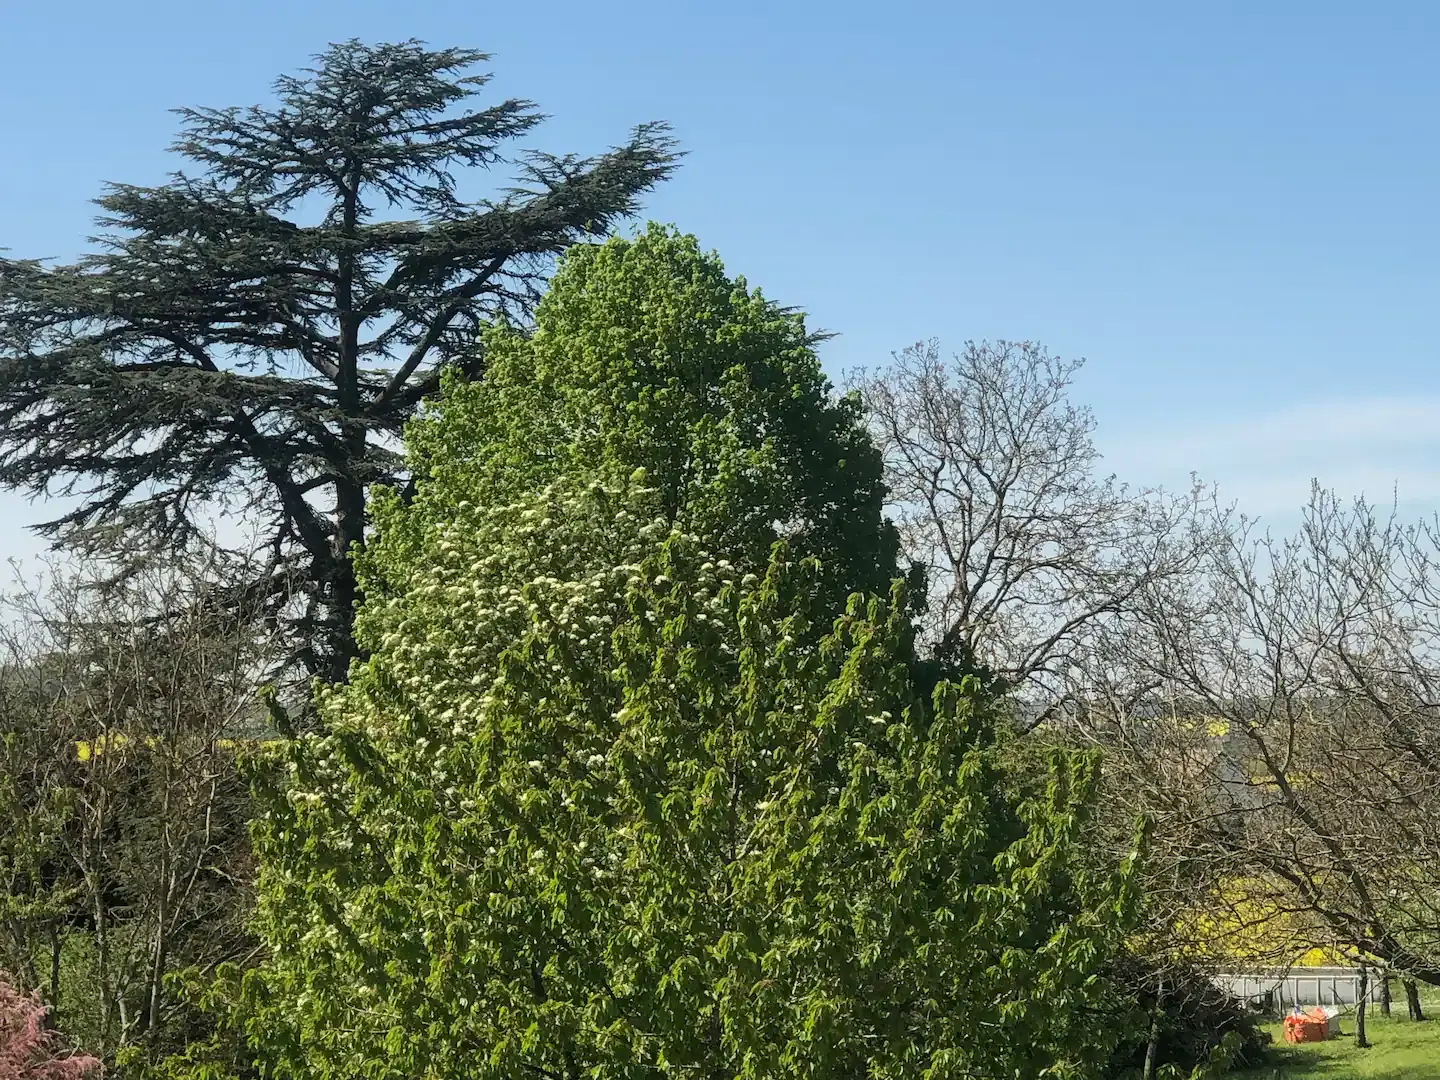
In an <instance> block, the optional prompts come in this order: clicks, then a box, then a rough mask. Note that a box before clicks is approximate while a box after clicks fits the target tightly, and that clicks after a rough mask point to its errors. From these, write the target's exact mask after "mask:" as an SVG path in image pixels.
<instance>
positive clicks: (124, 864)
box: [0, 556, 281, 1061]
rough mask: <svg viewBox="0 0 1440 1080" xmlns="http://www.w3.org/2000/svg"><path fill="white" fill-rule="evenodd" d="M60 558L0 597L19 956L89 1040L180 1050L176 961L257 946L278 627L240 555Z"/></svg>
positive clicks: (7, 854) (8, 845)
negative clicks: (259, 841) (241, 589)
mask: <svg viewBox="0 0 1440 1080" xmlns="http://www.w3.org/2000/svg"><path fill="white" fill-rule="evenodd" d="M218 559H219V557H218V556H216V557H209V558H206V559H204V560H203V561H196V562H190V563H184V564H175V563H150V564H132V565H131V567H130V570H129V573H128V575H127V576H126V577H124V578H123V579H121V580H116V579H115V578H114V577H113V576H112V575H110V574H109V573H108V571H107V570H106V569H104V568H100V567H97V566H94V565H90V566H88V567H87V568H85V569H80V570H76V569H74V568H71V567H65V566H63V565H60V564H56V565H54V566H53V567H52V570H51V573H50V574H49V575H48V576H47V578H46V579H45V580H43V581H42V582H40V583H33V582H32V583H29V584H24V585H23V586H22V587H21V588H20V589H19V590H18V591H17V592H16V593H15V594H14V595H12V596H10V597H8V598H6V600H5V601H4V604H3V606H0V612H3V615H4V616H5V619H4V623H3V626H0V734H3V736H4V738H3V739H0V747H3V753H4V754H5V760H4V762H3V765H4V778H3V780H0V804H8V806H5V805H0V809H7V808H8V809H13V810H15V811H17V812H18V820H19V822H20V824H21V826H22V828H21V829H19V830H17V831H15V832H12V833H10V834H9V835H8V836H7V837H6V839H5V840H4V841H3V842H0V869H8V870H9V872H8V873H7V874H6V875H5V880H4V881H3V884H4V885H6V886H7V887H8V889H9V892H8V894H7V895H5V896H3V897H0V910H4V911H7V912H8V913H10V915H11V918H10V919H9V920H7V923H6V925H5V927H4V934H3V947H4V952H5V960H6V962H7V963H8V964H9V965H10V966H11V967H12V969H13V970H15V971H16V972H17V974H19V975H20V977H21V980H22V982H23V983H24V984H25V987H24V988H25V989H29V988H31V987H36V988H39V989H41V990H42V991H43V992H44V994H45V996H46V997H47V998H48V1000H49V1003H50V1004H51V1005H52V1006H54V1007H55V1008H56V1010H57V1013H58V1014H59V1016H60V1017H61V1019H62V1021H63V1022H64V1023H65V1024H66V1027H67V1030H69V1031H70V1032H71V1033H72V1034H73V1035H74V1036H75V1038H76V1039H77V1040H79V1041H80V1043H81V1045H83V1046H84V1047H85V1049H87V1050H89V1051H91V1052H93V1053H95V1054H97V1055H98V1056H101V1057H102V1058H103V1059H105V1060H107V1061H113V1060H114V1057H115V1053H116V1051H117V1050H118V1049H119V1048H120V1047H123V1046H126V1045H130V1044H136V1043H141V1044H144V1045H146V1046H149V1047H151V1048H152V1049H155V1050H156V1051H157V1052H159V1051H162V1050H164V1049H175V1048H177V1047H178V1044H179V1042H180V1041H181V1039H182V1033H181V1030H180V1029H181V1028H183V1026H184V1024H185V1023H187V1022H188V1020H187V1018H186V1017H184V1015H183V1009H181V1007H180V1005H179V1003H177V1002H174V1001H171V1000H169V999H168V998H167V995H166V991H165V979H166V976H167V975H169V974H170V973H172V972H175V971H177V970H180V969H183V968H190V967H199V968H202V969H203V968H210V967H213V966H215V965H216V964H218V963H221V962H224V961H227V960H235V961H241V960H244V959H245V957H246V955H247V954H248V953H249V952H250V951H251V950H252V949H253V943H252V942H251V941H250V939H249V937H248V935H247V934H246V932H245V930H244V926H243V916H244V913H245V911H246V909H247V906H248V903H249V878H250V871H249V843H248V835H247V826H248V820H249V794H248V787H247V784H246V782H245V780H244V778H243V777H242V776H241V774H240V771H239V770H238V768H237V755H240V754H243V753H244V752H246V747H247V746H248V745H249V741H250V740H254V739H256V738H257V737H260V736H263V734H264V723H265V719H264V710H263V709H262V708H261V706H260V704H259V701H258V700H257V690H258V688H259V680H260V678H262V677H263V675H264V673H266V672H267V671H269V670H271V669H272V667H273V663H274V661H275V659H276V657H277V656H278V655H280V649H281V640H280V634H279V629H278V628H277V627H276V626H275V625H274V624H273V622H271V623H267V621H266V619H265V618H264V617H263V612H262V611H261V604H260V601H258V600H257V603H256V607H255V610H253V611H240V610H237V609H236V608H235V607H234V606H233V605H232V604H231V603H229V602H227V598H226V597H225V596H224V595H223V587H224V585H225V584H226V583H227V582H228V581H230V580H234V575H235V573H236V571H237V569H240V570H241V571H242V572H243V569H244V568H237V567H235V566H234V565H232V564H231V562H230V561H229V560H223V561H217V560H218Z"/></svg>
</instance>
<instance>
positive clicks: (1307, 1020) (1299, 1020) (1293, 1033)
mask: <svg viewBox="0 0 1440 1080" xmlns="http://www.w3.org/2000/svg"><path fill="white" fill-rule="evenodd" d="M1329 1030H1330V1024H1329V1018H1328V1017H1327V1016H1326V1015H1325V1010H1324V1009H1311V1010H1310V1011H1309V1012H1308V1013H1305V1014H1303V1015H1301V1016H1294V1015H1291V1016H1287V1017H1286V1018H1285V1041H1286V1042H1288V1043H1307V1042H1324V1041H1325V1038H1326V1036H1327V1035H1328V1034H1329Z"/></svg>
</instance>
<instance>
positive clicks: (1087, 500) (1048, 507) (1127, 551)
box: [848, 341, 1207, 705]
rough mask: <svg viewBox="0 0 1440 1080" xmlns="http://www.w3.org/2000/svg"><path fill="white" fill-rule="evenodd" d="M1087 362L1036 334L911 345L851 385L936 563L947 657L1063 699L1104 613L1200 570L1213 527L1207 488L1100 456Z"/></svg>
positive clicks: (921, 561) (919, 559)
mask: <svg viewBox="0 0 1440 1080" xmlns="http://www.w3.org/2000/svg"><path fill="white" fill-rule="evenodd" d="M1080 366H1081V362H1080V361H1065V360H1061V359H1058V358H1056V357H1055V356H1052V355H1051V354H1050V353H1049V352H1048V351H1046V350H1045V349H1044V348H1043V347H1041V346H1039V345H1036V344H1033V343H1030V342H1021V343H1014V342H1007V341H1001V342H997V343H995V344H989V343H981V344H975V343H970V344H967V345H966V346H965V348H964V350H963V351H962V352H961V353H959V354H958V355H957V356H955V357H954V358H953V359H951V360H945V359H943V358H942V357H941V354H940V350H939V346H938V344H937V343H936V342H935V341H930V342H926V343H920V344H917V345H912V346H911V347H909V348H908V349H905V350H904V351H903V352H901V353H898V354H897V355H896V356H895V357H894V362H893V363H892V364H891V365H890V366H889V367H887V368H885V369H882V370H880V371H875V372H869V371H861V372H858V373H856V374H854V375H852V376H851V378H850V379H849V380H848V385H849V386H850V388H851V389H854V390H858V391H859V392H860V395H861V398H862V400H863V402H864V404H865V406H866V409H867V413H868V416H869V421H870V427H871V431H872V433H873V436H874V438H875V440H876V441H877V443H878V444H879V446H880V447H881V449H882V451H883V452H884V455H885V463H886V481H887V484H888V485H889V489H890V498H891V503H892V505H891V509H892V512H893V513H894V514H895V515H896V518H897V520H898V523H899V525H900V528H901V530H902V535H903V538H904V543H905V546H906V549H907V553H908V555H909V557H910V558H911V559H912V560H913V561H914V562H915V563H916V564H918V565H919V566H921V567H923V568H924V570H925V571H926V575H927V580H928V588H929V596H928V601H929V608H928V624H927V627H926V630H927V632H928V634H929V637H930V639H931V642H932V644H933V645H934V646H935V647H936V649H937V651H938V652H939V653H940V654H942V655H950V656H957V655H959V656H972V657H974V658H976V659H979V660H980V661H982V662H984V663H985V664H986V665H987V666H988V667H990V668H991V670H993V671H994V672H995V673H996V674H997V675H999V676H1001V677H1002V678H1003V679H1005V680H1007V681H1008V682H1009V683H1011V684H1012V685H1014V686H1016V687H1019V688H1021V689H1022V692H1028V693H1030V694H1031V695H1032V696H1036V697H1038V698H1039V699H1040V701H1041V702H1043V703H1044V704H1046V705H1050V704H1053V703H1054V702H1055V701H1056V700H1057V699H1058V698H1059V697H1060V696H1061V694H1062V692H1063V690H1064V688H1065V687H1066V686H1067V685H1068V682H1069V679H1070V677H1071V675H1072V674H1073V672H1074V671H1075V669H1077V668H1078V667H1080V666H1082V665H1083V664H1085V663H1086V662H1087V657H1088V652H1089V644H1088V639H1089V637H1090V636H1091V634H1092V632H1093V630H1094V629H1095V627H1096V626H1097V624H1099V623H1102V622H1105V621H1107V620H1112V619H1115V618H1120V617H1123V616H1124V615H1125V614H1126V612H1127V611H1128V609H1129V607H1130V605H1131V604H1132V603H1133V601H1134V599H1135V598H1136V597H1137V596H1139V595H1140V594H1142V593H1144V592H1145V591H1146V590H1147V589H1149V588H1152V587H1153V586H1155V585H1156V584H1157V583H1159V582H1164V581H1166V580H1169V579H1170V578H1172V577H1175V576H1177V575H1182V574H1185V573H1187V572H1189V571H1190V570H1191V569H1192V568H1193V567H1194V566H1195V565H1196V564H1197V561H1198V559H1199V556H1200V552H1201V550H1202V549H1203V545H1204V543H1205V542H1206V540H1207V532H1206V528H1205V524H1206V523H1205V522H1204V521H1203V520H1202V519H1201V518H1200V517H1199V516H1197V514H1196V509H1197V507H1198V506H1199V505H1200V503H1199V501H1198V498H1197V496H1196V494H1195V493H1194V492H1191V493H1186V494H1184V495H1178V496H1177V495H1170V494H1166V493H1165V492H1163V491H1159V490H1152V489H1143V490H1132V489H1130V488H1127V487H1126V486H1124V485H1122V484H1120V483H1118V482H1117V481H1116V480H1115V478H1114V477H1113V476H1103V475H1100V474H1099V473H1098V472H1097V470H1098V467H1099V462H1100V454H1099V453H1098V452H1097V451H1096V449H1095V446H1094V443H1093V441H1092V434H1093V431H1094V427H1095V421H1094V417H1093V415H1092V414H1091V412H1090V411H1089V410H1088V409H1086V408H1082V407H1079V406H1076V405H1074V404H1072V403H1071V402H1070V400H1069V393H1070V389H1071V384H1072V381H1073V379H1074V376H1075V373H1076V372H1077V371H1078V370H1079V369H1080Z"/></svg>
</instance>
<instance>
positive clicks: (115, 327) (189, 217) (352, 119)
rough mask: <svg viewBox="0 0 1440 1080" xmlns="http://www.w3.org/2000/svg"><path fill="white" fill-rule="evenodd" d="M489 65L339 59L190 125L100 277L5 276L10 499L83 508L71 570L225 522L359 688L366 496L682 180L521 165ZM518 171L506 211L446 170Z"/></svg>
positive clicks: (313, 644) (22, 272)
mask: <svg viewBox="0 0 1440 1080" xmlns="http://www.w3.org/2000/svg"><path fill="white" fill-rule="evenodd" d="M487 59H488V57H487V56H486V54H484V53H479V52H475V51H472V50H466V49H443V50H430V49H427V48H425V47H423V46H422V45H421V44H420V43H417V42H413V41H412V42H405V43H402V44H398V45H376V46H370V45H364V44H361V43H359V42H355V41H351V42H346V43H344V44H340V45H335V46H332V47H331V48H330V49H329V50H327V51H326V52H325V53H323V54H322V55H320V56H319V57H317V63H316V67H315V68H314V69H311V70H308V71H306V72H304V73H303V74H302V75H300V76H287V77H284V78H281V79H280V80H279V81H278V82H277V83H276V87H275V89H276V95H277V98H278V101H277V103H276V104H274V105H268V106H253V107H250V108H245V109H240V108H227V109H183V110H180V116H181V118H182V121H183V127H182V130H181V135H180V138H179V140H178V142H177V143H176V144H175V147H174V149H175V151H176V152H178V153H179V154H180V155H181V156H182V157H184V158H185V159H187V160H189V161H190V162H193V163H194V164H195V165H196V166H198V170H199V171H198V172H196V173H194V174H189V173H178V174H176V175H175V177H174V178H173V179H172V180H171V181H170V182H168V183H166V184H164V185H162V186H159V187H135V186H131V185H115V186H112V187H111V189H110V190H109V192H108V193H107V194H106V195H105V196H104V197H103V198H101V199H100V200H99V205H100V206H101V207H102V208H103V210H104V211H105V215H104V217H102V218H101V224H102V225H103V226H104V228H105V230H106V231H105V233H104V235H103V237H102V239H101V241H100V243H101V249H100V251H99V252H98V253H96V254H93V255H89V256H87V257H85V258H84V259H82V260H81V261H80V262H78V263H75V264H73V265H65V266H53V267H51V266H45V265H43V264H41V263H40V262H38V261H27V260H0V483H3V484H7V485H11V486H15V487H20V488H24V489H28V490H29V491H32V492H46V491H53V490H55V488H56V487H57V486H58V487H59V489H60V490H63V491H65V492H67V493H71V494H75V493H79V494H80V495H82V496H83V498H82V500H81V502H80V504H79V506H78V507H77V508H76V509H75V510H73V511H71V512H69V513H67V514H65V515H64V516H63V517H61V518H59V519H57V520H55V521H52V522H50V523H48V524H47V525H45V526H43V527H42V529H43V531H44V532H45V534H46V535H49V536H51V537H54V538H56V539H57V540H59V541H63V542H68V543H71V544H75V545H78V546H79V548H80V550H81V551H82V552H87V553H88V552H92V551H95V550H103V549H105V548H106V547H107V546H108V545H110V544H111V543H112V541H113V539H114V537H115V535H116V534H117V533H118V534H122V535H124V536H126V537H130V538H136V537H138V538H140V539H143V540H146V541H150V542H157V543H162V544H166V545H172V546H173V545H180V544H183V543H185V542H186V541H188V540H192V539H194V538H195V535H196V530H197V528H198V527H199V525H200V523H201V520H202V517H203V513H204V512H205V511H206V510H207V509H214V508H216V507H217V506H218V507H220V508H222V509H224V510H226V511H227V512H232V513H233V512H241V513H245V514H248V515H250V516H251V518H252V519H254V520H256V521H259V522H261V523H263V524H264V526H265V528H267V530H268V538H269V540H270V546H271V550H272V557H271V559H270V561H269V563H268V565H267V566H265V567H264V568H263V571H262V572H261V573H259V574H257V575H254V576H252V577H251V578H248V579H246V580H244V581H240V582H237V583H236V585H237V587H238V588H241V589H248V590H251V591H260V592H264V593H267V594H269V595H272V596H273V597H274V598H275V599H276V601H277V605H278V603H279V601H280V600H282V599H283V600H286V601H288V600H289V599H290V598H291V597H292V595H293V594H294V586H295V583H296V582H299V583H301V584H302V585H303V586H304V594H305V601H306V602H305V603H304V604H303V609H304V610H303V611H302V612H301V613H300V614H299V615H298V617H297V622H296V629H297V630H298V632H299V640H298V645H299V648H300V656H301V658H302V659H303V660H304V661H305V663H306V664H307V666H308V668H309V670H310V671H311V673H312V674H316V675H319V676H322V677H323V678H326V679H329V680H332V681H333V680H338V679H340V678H343V677H344V675H345V671H346V668H347V665H348V663H349V661H350V659H351V656H352V655H353V651H354V650H353V647H352V645H353V643H352V640H351V632H350V627H351V621H352V618H353V608H354V604H355V601H356V593H355V584H354V574H353V571H352V569H351V566H350V552H351V550H352V549H353V548H354V547H355V546H356V545H358V544H361V543H362V542H363V539H364V522H365V491H366V488H367V486H368V485H370V484H372V483H375V482H380V481H386V482H395V481H397V479H399V478H400V474H399V472H398V471H397V470H398V469H399V461H398V458H397V456H396V454H395V450H394V448H395V441H396V439H397V437H398V436H399V433H400V431H401V429H402V427H403V425H404V423H405V421H406V419H407V418H408V417H409V416H410V415H411V414H412V413H413V412H414V411H415V409H416V407H417V406H418V405H419V403H420V402H422V401H423V400H424V399H425V398H426V397H427V396H428V395H430V394H431V393H433V392H434V391H435V390H436V389H437V388H438V386H439V383H440V377H441V373H442V372H443V371H446V370H449V369H451V368H455V369H458V370H461V371H464V372H466V373H468V374H474V373H476V372H478V371H480V370H481V369H482V368H483V365H484V356H483V353H482V352H481V351H480V350H477V349H476V348H475V333H476V328H477V327H479V326H480V325H481V324H482V323H484V322H485V321H487V320H489V319H491V318H494V317H496V316H497V315H499V314H501V313H504V314H506V315H508V316H511V317H513V318H516V319H522V318H523V317H524V316H525V313H526V310H527V308H528V306H529V305H530V303H531V302H532V300H533V299H534V297H535V295H536V290H537V285H538V282H539V281H540V280H541V274H542V273H543V271H544V270H545V268H546V265H547V260H548V259H549V257H551V256H553V255H554V254H556V253H558V252H560V251H561V250H563V249H564V248H565V247H566V246H568V245H569V244H571V243H573V242H574V241H576V240H577V239H580V238H584V237H592V236H601V235H605V234H606V233H607V232H609V230H610V229H611V228H612V226H613V225H614V224H615V223H616V222H618V221H620V220H623V219H624V218H626V217H627V216H629V215H630V214H632V213H633V212H634V211H635V209H636V207H637V203H638V199H639V197H640V195H642V194H643V193H644V192H646V191H648V190H650V189H651V188H652V187H654V186H655V185H656V184H657V183H658V182H659V181H661V180H662V179H664V178H665V177H666V176H667V175H668V174H669V173H670V171H671V169H672V168H673V166H674V163H675V160H676V154H675V151H674V149H673V147H672V144H671V141H670V139H669V138H668V137H667V135H666V130H665V128H664V127H663V125H659V124H649V125H646V126H643V127H640V128H638V129H637V130H636V131H635V133H634V135H633V136H632V138H631V139H630V141H629V142H628V143H626V144H625V145H624V146H622V147H620V148H618V149H615V150H613V151H612V152H609V153H606V154H603V155H601V156H599V157H595V158H584V159H582V158H577V157H574V156H563V157H556V156H552V155H548V154H540V153H529V154H526V155H524V156H522V157H520V158H519V159H518V160H516V159H513V158H507V157H506V156H505V149H504V147H505V144H506V143H507V142H509V141H510V140H513V139H515V138H517V137H519V136H522V135H525V134H526V133H528V132H529V131H530V130H531V129H532V128H534V127H535V126H536V124H538V123H539V122H540V120H541V119H542V117H541V115H540V114H539V113H538V112H537V111H536V109H535V107H534V106H533V105H532V104H531V103H529V102H526V101H519V100H507V101H501V102H497V103H495V104H493V105H490V106H488V107H485V108H477V109H469V110H467V109H465V106H466V105H468V104H469V103H470V102H471V101H472V100H473V99H474V98H475V97H476V96H477V95H478V94H479V93H480V91H481V90H482V88H483V87H484V85H485V83H486V81H487V76H485V75H481V74H475V73H474V69H475V67H476V66H477V65H478V64H480V63H482V62H484V61H485V60H487ZM501 164H510V165H512V166H514V167H515V168H517V169H518V170H519V173H520V181H519V185H518V186H517V187H514V188H512V189H510V190H509V191H508V192H506V193H504V194H503V195H501V196H500V197H498V198H495V199H486V198H477V197H474V196H472V195H470V194H468V193H466V192H464V191H462V187H461V183H460V180H461V176H460V175H458V174H457V170H460V169H462V168H464V167H477V168H481V169H486V168H490V167H492V166H496V165H501Z"/></svg>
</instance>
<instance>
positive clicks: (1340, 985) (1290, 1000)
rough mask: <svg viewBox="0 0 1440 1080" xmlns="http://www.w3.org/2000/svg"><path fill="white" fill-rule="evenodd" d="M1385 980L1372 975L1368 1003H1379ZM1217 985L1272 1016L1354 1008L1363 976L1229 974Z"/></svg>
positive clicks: (1323, 970) (1341, 970)
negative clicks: (1321, 1008) (1318, 1008)
mask: <svg viewBox="0 0 1440 1080" xmlns="http://www.w3.org/2000/svg"><path fill="white" fill-rule="evenodd" d="M1382 977H1383V975H1382V973H1381V972H1377V971H1372V972H1370V986H1369V989H1368V992H1367V993H1366V995H1365V998H1366V1000H1367V1001H1370V1002H1378V1001H1379V1000H1380V980H1381V978H1382ZM1214 982H1215V985H1216V986H1218V987H1220V989H1222V990H1224V991H1225V992H1226V993H1228V994H1231V995H1232V996H1234V997H1237V998H1240V999H1241V1000H1242V1001H1248V1002H1252V1003H1254V1004H1256V1005H1259V1006H1261V1007H1264V1008H1266V1009H1267V1011H1269V1012H1272V1013H1287V1012H1289V1011H1290V1010H1291V1009H1292V1008H1294V1007H1295V1006H1297V1005H1298V1006H1300V1007H1301V1008H1306V1009H1308V1008H1313V1007H1315V1006H1316V1005H1321V1006H1326V1005H1333V1006H1336V1007H1337V1008H1345V1007H1348V1008H1353V1007H1354V1006H1355V1003H1356V1002H1357V1001H1359V1000H1360V972H1359V970H1357V969H1356V968H1348V967H1314V968H1290V969H1289V970H1288V971H1264V972H1243V973H1227V974H1223V975H1216V976H1214Z"/></svg>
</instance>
